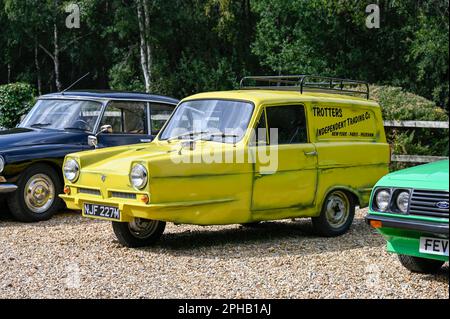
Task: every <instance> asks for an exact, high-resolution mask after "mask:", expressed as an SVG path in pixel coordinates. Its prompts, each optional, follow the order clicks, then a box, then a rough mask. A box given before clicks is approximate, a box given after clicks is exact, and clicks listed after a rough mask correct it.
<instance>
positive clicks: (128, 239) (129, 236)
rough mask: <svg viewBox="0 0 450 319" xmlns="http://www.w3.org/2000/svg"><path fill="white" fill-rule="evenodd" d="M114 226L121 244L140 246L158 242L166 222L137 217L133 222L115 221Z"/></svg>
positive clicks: (130, 246)
mask: <svg viewBox="0 0 450 319" xmlns="http://www.w3.org/2000/svg"><path fill="white" fill-rule="evenodd" d="M112 227H113V230H114V234H115V235H116V237H117V239H118V240H119V243H120V244H121V245H123V246H125V247H129V248H138V247H146V246H151V245H153V244H154V243H156V242H157V241H158V240H159V239H160V238H161V236H162V234H163V233H164V230H165V229H166V223H165V222H161V221H158V220H149V219H141V218H136V219H134V220H133V221H132V222H131V223H119V222H113V223H112Z"/></svg>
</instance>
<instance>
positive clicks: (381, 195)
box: [375, 190, 391, 212]
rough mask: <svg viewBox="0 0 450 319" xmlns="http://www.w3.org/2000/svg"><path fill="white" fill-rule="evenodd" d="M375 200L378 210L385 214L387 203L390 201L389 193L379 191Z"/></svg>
mask: <svg viewBox="0 0 450 319" xmlns="http://www.w3.org/2000/svg"><path fill="white" fill-rule="evenodd" d="M375 200H376V204H377V207H378V210H380V211H382V212H385V211H386V210H387V209H388V207H389V203H390V200H391V193H390V192H389V191H387V190H381V191H379V192H378V193H377V196H376V199H375Z"/></svg>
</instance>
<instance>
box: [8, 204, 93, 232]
mask: <svg viewBox="0 0 450 319" xmlns="http://www.w3.org/2000/svg"><path fill="white" fill-rule="evenodd" d="M80 215H81V212H78V211H72V210H67V209H66V210H62V211H60V212H58V213H57V214H56V215H55V216H54V217H53V218H51V219H50V220H46V221H43V222H37V223H22V222H18V221H16V220H15V219H14V216H12V214H11V212H10V211H9V210H8V208H7V205H5V206H3V204H0V227H24V226H27V227H29V226H33V227H52V226H60V225H62V224H68V223H70V224H72V225H77V224H82V223H86V222H92V221H91V220H88V219H84V218H81V217H80Z"/></svg>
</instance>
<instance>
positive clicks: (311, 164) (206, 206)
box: [61, 89, 390, 225]
mask: <svg viewBox="0 0 450 319" xmlns="http://www.w3.org/2000/svg"><path fill="white" fill-rule="evenodd" d="M196 100H230V101H245V102H249V103H251V104H252V105H253V106H254V108H253V113H252V116H251V119H250V122H249V125H248V130H247V132H246V133H245V135H244V137H243V138H242V139H241V140H240V141H239V142H237V143H235V144H233V143H218V142H216V141H207V140H197V141H195V142H193V143H194V144H195V147H187V146H186V143H185V144H183V140H176V141H167V140H162V139H161V138H160V135H161V134H160V135H159V136H158V137H157V138H156V139H155V140H154V141H153V142H151V143H147V144H139V145H131V146H120V147H114V148H108V149H99V150H95V151H87V152H82V153H75V154H70V155H68V156H67V157H66V159H65V161H68V160H75V161H76V162H77V163H78V164H79V178H78V179H77V180H76V181H75V182H70V181H69V180H67V178H66V180H65V185H66V188H65V193H66V194H65V195H61V198H62V199H63V200H64V201H65V202H66V204H67V207H68V208H69V209H74V210H83V214H84V215H85V216H86V214H85V212H84V204H86V203H91V204H98V205H107V206H113V207H118V208H119V210H120V217H119V218H118V219H115V220H114V221H116V222H117V221H119V222H131V221H133V220H134V219H135V218H139V219H147V220H158V221H165V222H173V223H177V224H196V225H225V224H246V223H253V222H258V221H268V220H279V219H290V218H299V217H317V216H318V215H319V214H320V213H321V210H322V207H323V205H324V201H325V199H326V198H327V195H328V194H330V193H331V192H332V191H336V190H340V191H342V192H344V193H346V194H348V195H349V196H350V197H352V198H353V200H354V202H355V204H356V205H359V206H360V207H365V206H367V205H368V202H369V198H370V193H371V190H372V187H373V186H374V185H375V183H376V182H377V181H378V180H379V179H380V178H381V177H382V176H384V175H386V174H387V173H388V166H389V162H390V148H389V145H388V144H387V143H386V137H385V132H384V127H383V120H382V116H381V110H380V106H379V105H378V104H377V103H376V102H374V101H370V100H367V99H363V98H359V97H354V96H348V95H342V94H330V93H319V92H303V93H302V94H301V93H300V92H293V91H282V90H280V91H277V90H272V89H267V90H259V89H254V90H237V91H229V92H212V93H202V94H197V95H194V96H191V97H188V98H186V99H185V100H183V101H182V102H181V104H183V103H184V102H188V101H196ZM181 104H180V105H181ZM277 106H301V107H303V108H304V110H305V116H306V123H307V132H306V133H307V136H308V137H307V143H303V144H289V145H276V146H275V145H273V146H272V145H269V146H268V148H269V150H270V148H272V147H277V148H278V149H277V151H278V159H277V160H278V165H277V169H276V170H275V171H271V172H264V170H262V166H263V165H262V163H260V162H259V160H257V159H255V158H252V157H253V156H254V155H255V154H256V153H257V152H258V150H256V146H255V145H252V143H251V137H252V130H253V129H254V128H255V127H256V126H257V123H258V121H259V120H260V118H261V116H262V114H263V113H265V112H266V110H268V109H269V108H272V107H277ZM175 112H176V111H175ZM169 122H170V121H169ZM166 126H167V124H166ZM191 142H192V141H191ZM189 145H192V143H191V144H189ZM214 149H215V150H216V153H217V152H218V153H219V154H223V156H224V157H227V156H231V157H232V156H235V157H236V156H237V154H238V153H239V154H243V155H242V156H243V157H244V158H245V161H241V162H239V163H237V162H234V163H230V162H227V163H224V162H212V163H209V162H208V163H205V162H202V161H197V162H194V163H193V162H192V161H188V160H186V161H184V160H185V159H187V157H190V158H196V156H198V158H201V156H202V154H198V152H211V150H214ZM266 151H267V150H266ZM177 158H178V160H177ZM136 163H140V164H142V165H143V166H144V167H146V168H147V170H148V183H147V185H146V187H145V188H143V189H142V190H136V189H135V188H134V187H133V186H132V185H131V182H130V170H131V169H132V167H133V165H135V164H136ZM86 217H91V218H96V219H107V220H111V219H110V218H104V217H101V216H95V217H93V216H86Z"/></svg>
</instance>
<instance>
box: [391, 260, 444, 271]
mask: <svg viewBox="0 0 450 319" xmlns="http://www.w3.org/2000/svg"><path fill="white" fill-rule="evenodd" d="M398 259H399V260H400V262H401V263H402V265H403V267H405V268H406V269H408V270H409V271H412V272H417V273H422V274H433V273H436V272H437V271H438V270H439V269H441V267H442V265H444V262H443V261H440V260H434V259H427V258H420V257H414V256H407V255H398Z"/></svg>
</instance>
